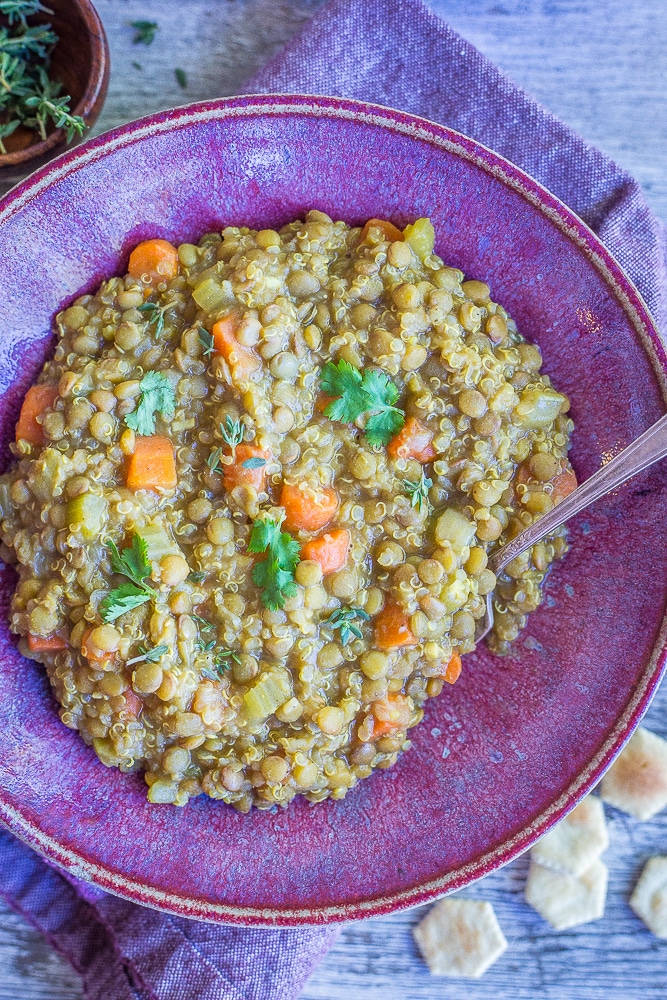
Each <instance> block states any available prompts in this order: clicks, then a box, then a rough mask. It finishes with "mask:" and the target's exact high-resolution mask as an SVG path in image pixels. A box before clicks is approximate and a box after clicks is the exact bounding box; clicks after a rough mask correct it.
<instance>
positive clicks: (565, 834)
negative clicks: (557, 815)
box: [530, 795, 609, 875]
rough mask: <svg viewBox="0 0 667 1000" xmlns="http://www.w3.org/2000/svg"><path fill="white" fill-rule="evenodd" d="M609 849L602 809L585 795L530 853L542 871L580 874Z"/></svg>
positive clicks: (595, 798) (594, 800) (597, 800)
mask: <svg viewBox="0 0 667 1000" xmlns="http://www.w3.org/2000/svg"><path fill="white" fill-rule="evenodd" d="M608 847H609V836H608V834H607V824H606V822H605V818H604V806H603V805H602V802H601V801H600V799H598V798H597V797H596V796H593V795H587V796H586V798H585V799H583V800H582V801H581V802H580V803H579V805H578V806H575V808H574V809H573V810H572V812H571V813H569V815H567V816H566V817H565V819H562V820H561V821H560V823H557V824H556V826H554V827H553V829H551V830H549V832H548V833H546V834H545V835H544V836H543V837H542V839H541V840H538V842H537V843H536V844H535V846H534V847H533V848H532V850H531V852H530V856H531V858H532V859H533V861H536V862H537V863H538V864H540V865H543V866H544V867H545V868H553V869H554V870H555V871H559V872H567V873H569V874H570V875H581V874H583V872H585V871H587V869H589V868H590V867H591V865H592V864H593V862H594V861H597V859H598V858H599V857H600V855H601V854H602V852H603V851H606V850H607V848H608Z"/></svg>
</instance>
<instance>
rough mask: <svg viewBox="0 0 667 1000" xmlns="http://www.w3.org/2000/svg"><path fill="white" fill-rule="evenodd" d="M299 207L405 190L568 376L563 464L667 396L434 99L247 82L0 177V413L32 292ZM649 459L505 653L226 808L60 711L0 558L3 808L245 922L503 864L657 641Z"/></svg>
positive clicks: (104, 872)
mask: <svg viewBox="0 0 667 1000" xmlns="http://www.w3.org/2000/svg"><path fill="white" fill-rule="evenodd" d="M311 207H315V208H319V209H322V210H324V211H326V212H328V213H329V214H331V215H332V216H334V217H335V218H342V219H345V220H346V221H347V222H349V223H352V224H356V223H360V222H362V221H364V220H365V219H367V218H368V217H370V216H381V217H387V218H390V219H392V220H393V221H394V222H396V223H397V224H399V225H403V224H405V223H407V222H408V221H410V220H412V219H414V218H415V217H417V216H424V215H428V216H430V217H431V219H432V220H433V222H434V224H435V229H436V233H437V244H436V249H437V252H438V253H439V254H440V255H441V256H442V257H443V258H444V259H445V260H446V261H447V262H449V263H451V264H454V265H456V266H457V267H461V268H462V269H463V270H464V271H465V273H466V275H467V276H468V277H470V278H480V279H483V280H484V281H487V282H488V283H489V284H490V285H491V289H492V294H493V296H494V298H495V299H497V300H498V301H499V302H501V303H502V304H503V305H504V306H505V307H506V308H507V309H508V310H509V312H510V313H511V314H512V316H513V317H514V318H515V319H516V321H517V323H518V325H519V329H520V330H521V331H522V332H523V333H524V334H525V335H526V336H527V337H528V338H531V339H533V340H535V341H537V342H538V343H539V345H540V347H541V348H542V351H543V353H544V359H545V366H544V367H545V371H546V372H548V374H550V375H551V376H553V379H554V382H555V383H556V385H557V386H558V388H559V389H562V390H563V391H564V392H566V393H568V395H569V396H570V398H571V400H572V413H573V416H574V420H575V424H576V430H575V435H574V448H573V451H572V457H573V463H574V466H575V468H576V471H577V473H578V475H579V478H580V479H582V478H585V477H587V476H589V475H590V474H591V473H592V472H593V471H594V470H595V469H596V468H598V466H599V465H600V463H601V462H603V461H604V460H605V459H607V458H608V457H609V456H610V455H613V454H615V453H616V452H617V451H618V450H619V449H621V448H623V447H624V446H625V445H627V444H628V443H629V442H630V441H631V440H632V439H633V438H635V437H637V436H638V435H639V434H640V433H641V432H642V431H643V430H645V429H646V428H647V427H648V426H649V424H651V423H652V422H653V421H655V420H656V419H657V418H658V417H659V416H660V415H661V414H662V413H663V412H664V409H665V402H664V400H665V387H666V378H665V371H666V370H667V362H666V358H665V352H664V350H663V347H662V344H661V342H660V340H659V338H658V335H657V333H656V330H655V328H654V326H653V323H652V321H651V317H650V316H649V314H648V312H647V310H646V307H645V306H644V303H643V302H642V300H641V298H640V296H639V295H638V293H637V292H636V290H635V289H634V288H633V286H632V284H631V283H630V281H629V280H628V279H627V278H626V277H625V275H624V274H623V272H622V271H621V269H620V267H619V266H618V265H617V264H616V263H615V261H614V260H613V259H612V258H611V257H610V256H609V254H608V253H607V251H606V250H605V249H604V247H603V246H602V244H601V243H600V242H599V241H598V240H597V238H596V237H595V236H594V235H593V234H592V233H591V232H590V231H589V230H588V229H587V227H586V226H585V225H584V224H583V223H582V222H581V221H580V220H579V219H577V218H576V217H575V216H574V215H573V214H572V213H571V212H570V211H569V210H568V209H567V208H565V207H564V206H563V205H562V204H560V203H559V202H558V201H557V200H556V199H555V198H554V197H553V196H552V195H551V194H549V193H548V192H547V191H545V190H544V189H543V188H542V187H541V186H540V185H539V184H537V183H536V182H535V181H533V180H531V179H530V178H529V177H527V176H526V175H525V174H524V173H522V172H521V171H520V170H518V169H517V168H516V167H514V166H512V165H511V164H509V163H508V162H507V161H505V160H503V159H502V158H501V157H499V156H497V155H496V154H494V153H492V152H490V151H489V150H487V149H484V148H483V147H482V146H480V145H478V144H477V143H475V142H473V141H472V140H470V139H467V138H464V137H463V136H461V135H459V134H457V133H455V132H451V131H449V130H448V129H446V128H443V127H441V126H439V125H433V124H430V123H429V122H426V121H423V120H420V119H418V118H414V117H412V116H410V115H407V114H403V113H401V112H397V111H389V110H385V109H382V108H377V107H372V106H368V105H363V104H359V103H356V102H352V101H343V100H339V99H328V98H310V97H308V98H304V97H272V96H267V97H248V98H239V99H234V100H224V101H213V102H210V103H206V104H199V105H194V106H192V107H189V108H184V109H180V110H177V111H171V112H165V113H163V114H159V115H155V116H154V117H151V118H148V119H144V120H143V121H139V122H135V123H133V124H131V125H127V126H124V127H123V128H120V129H117V130H116V131H114V132H111V133H109V134H108V135H105V136H101V137H100V138H98V139H93V140H91V141H90V142H88V143H86V144H84V145H83V146H81V147H80V148H78V149H76V150H74V151H72V152H70V153H67V154H66V155H65V156H63V157H61V158H60V159H59V160H56V161H55V162H54V163H53V164H52V165H50V166H49V167H47V168H46V169H44V170H42V171H40V172H39V173H37V174H35V175H34V176H33V177H32V178H31V179H30V180H28V181H27V182H26V183H24V184H23V185H21V186H20V187H19V188H17V189H15V190H14V192H13V193H12V194H10V195H9V197H8V198H6V199H5V201H4V202H3V203H2V204H1V205H0V289H2V295H3V299H4V301H3V309H2V319H3V326H2V337H1V339H0V391H1V392H2V398H1V400H0V435H1V440H2V446H3V449H4V451H3V455H4V461H5V462H6V461H7V460H8V450H7V442H8V440H10V438H11V436H12V434H13V427H14V422H15V420H16V417H17V414H18V410H19V405H20V401H21V398H22V396H23V394H24V392H25V390H26V389H27V387H28V386H29V385H30V383H31V382H32V380H33V378H34V377H35V375H36V374H37V372H38V371H39V368H40V366H41V364H42V361H43V360H44V358H45V357H46V356H47V355H48V354H49V352H50V351H51V350H52V348H53V337H52V335H51V333H50V332H49V330H50V326H51V320H52V317H53V314H54V313H55V312H56V310H57V309H60V308H62V306H64V305H65V304H67V303H68V302H69V301H70V300H71V299H72V298H73V297H74V296H76V295H78V294H80V293H81V292H82V291H84V290H90V289H93V288H94V287H95V286H96V285H97V283H98V282H99V281H100V280H101V279H102V278H104V277H107V276H109V275H113V274H117V273H120V272H122V270H123V268H124V266H125V263H126V261H127V256H128V253H129V250H130V248H131V247H132V246H133V245H134V244H135V243H137V242H138V241H139V240H141V239H144V238H146V237H148V236H161V237H166V238H168V239H170V240H174V241H176V242H178V241H182V240H196V239H197V237H198V236H199V235H201V234H202V233H203V232H205V231H206V230H209V229H213V228H218V229H219V228H220V227H222V226H225V225H228V224H233V223H236V224H247V225H249V226H253V227H259V228H262V227H268V226H279V225H280V224H281V223H284V222H287V221H289V220H291V219H293V218H295V217H297V216H299V215H301V214H302V213H303V212H305V211H306V210H307V209H308V208H311ZM665 478H666V477H665V473H664V472H663V471H661V469H660V468H653V469H651V470H649V471H647V472H645V473H643V474H642V475H641V476H639V477H637V478H636V479H635V480H633V481H632V482H631V483H630V484H628V485H627V486H626V487H624V488H623V489H622V490H620V491H618V493H617V495H615V496H612V497H608V498H606V499H605V500H602V501H600V502H599V503H598V504H597V506H595V507H594V508H593V509H592V510H591V511H590V512H586V514H585V515H584V516H582V517H581V518H579V519H578V520H577V521H575V522H574V523H573V527H572V532H571V540H572V551H571V552H570V554H569V555H568V557H567V558H566V559H565V561H564V562H563V563H562V564H561V565H559V566H558V567H557V568H556V569H555V570H554V572H553V574H552V577H551V579H550V581H549V586H548V587H547V596H546V600H545V602H544V604H543V605H542V607H541V608H540V609H539V610H538V611H537V612H535V614H533V615H532V616H531V618H530V622H529V625H528V628H527V631H526V632H525V633H524V634H523V635H522V636H521V638H520V639H519V641H518V643H517V644H516V649H515V650H514V653H513V655H512V656H510V657H508V658H505V659H499V658H496V657H493V656H491V655H490V653H489V652H488V651H487V650H486V648H482V649H480V650H479V652H477V653H476V654H474V655H471V656H467V657H466V658H465V664H464V671H463V675H462V677H461V678H460V680H459V681H458V683H457V684H456V686H455V687H453V688H449V687H447V689H446V690H445V692H443V694H442V695H441V696H440V697H439V698H437V699H435V700H433V701H430V702H429V703H428V705H427V709H426V715H425V719H424V721H423V723H422V724H421V726H419V728H418V729H416V730H415V731H414V733H412V734H411V735H412V737H413V747H412V749H411V750H410V751H409V752H408V753H406V754H404V755H403V756H402V758H401V759H400V760H399V762H398V764H397V765H396V766H395V767H393V768H391V769H390V770H389V771H384V772H378V773H376V774H374V775H373V776H372V777H370V778H368V779H367V780H365V781H363V782H361V784H360V785H359V786H358V787H357V788H356V789H354V790H353V791H352V792H351V793H350V794H349V795H348V797H347V798H346V799H345V800H344V801H343V802H325V803H323V804H320V805H317V806H311V805H309V804H308V803H307V802H305V801H303V800H301V799H299V800H297V801H295V803H293V804H292V805H291V806H290V808H289V809H288V810H286V811H284V812H283V811H281V812H277V813H276V814H275V815H272V814H270V813H266V812H256V811H254V812H252V813H251V814H250V815H247V816H241V815H239V814H238V813H236V812H234V810H233V809H231V808H228V807H227V806H225V805H223V804H221V803H216V802H212V801H211V800H208V799H204V798H200V799H197V800H195V801H194V802H191V803H190V805H188V806H187V807H186V808H184V809H177V808H174V807H171V806H155V805H150V804H149V803H148V802H147V801H146V797H145V787H144V783H143V779H142V778H141V777H140V776H137V775H132V776H129V775H122V774H121V773H120V772H119V771H116V770H109V769H107V768H106V767H104V765H103V764H101V763H100V761H99V760H98V759H97V758H96V757H95V755H94V753H93V752H92V750H90V749H88V748H87V747H86V746H85V745H84V744H83V742H82V741H81V740H80V738H79V737H78V736H77V734H76V733H73V732H71V731H70V730H68V729H66V728H65V727H64V726H63V725H61V723H60V722H59V720H58V715H57V712H56V709H55V707H54V704H53V701H52V700H51V696H50V693H49V686H48V683H47V681H46V677H45V674H44V672H43V670H42V669H41V668H40V667H39V666H38V665H36V664H34V663H32V662H30V661H27V660H24V659H22V657H21V656H20V655H19V654H18V652H17V650H16V645H15V642H14V639H13V638H12V637H11V636H10V634H9V632H8V630H7V626H6V624H5V621H6V614H5V612H6V605H7V602H8V600H9V595H10V593H11V589H12V586H13V574H12V572H11V571H8V570H3V572H2V574H1V576H0V584H1V587H2V597H3V609H2V610H3V613H2V615H0V622H1V624H0V644H1V650H0V818H2V820H3V821H4V822H5V823H6V825H7V826H8V827H9V828H10V829H11V830H12V831H13V832H14V833H15V834H17V835H18V836H19V837H21V838H22V839H23V840H25V841H26V842H27V843H28V844H30V845H31V846H32V847H34V848H35V849H36V850H38V851H40V852H41V853H42V854H43V855H45V856H46V857H47V858H48V859H49V860H51V861H53V862H54V863H56V864H57V865H60V866H61V867H63V868H65V869H67V870H68V871H69V872H70V873H72V874H75V875H78V876H81V877H84V878H87V879H90V880H91V881H93V882H94V883H95V884H96V885H98V886H101V887H102V888H105V889H109V890H111V891H112V892H115V893H118V894H119V895H122V896H125V897H127V898H129V899H132V900H135V901H137V902H140V903H146V904H148V905H151V906H155V907H158V908H160V909H164V910H168V911H171V912H174V913H178V914H181V915H184V916H190V917H197V918H200V919H207V920H214V921H221V922H236V923H242V924H264V925H271V924H283V925H290V924H291V925H295V924H305V923H327V922H331V921H340V920H350V919H354V918H359V917H364V916H369V915H372V914H381V913H387V912H389V911H391V910H395V909H398V908H400V907H406V906H410V905H413V904H416V903H422V902H424V901H426V900H429V899H432V898H433V897H434V896H437V895H440V894H442V893H445V892H448V891H450V890H453V889H457V888H459V887H460V886H462V885H465V884H466V883H468V882H471V881H473V880H474V879H477V878H479V877H480V876H482V875H485V874H487V873H488V872H490V871H492V870H493V869H494V868H497V867H499V866H500V865H503V864H505V863H506V862H508V861H510V860H511V859H512V858H514V857H516V855H517V854H519V853H520V852H521V851H523V850H525V849H526V848H527V847H529V846H530V845H531V844H532V843H533V842H534V841H535V840H536V839H537V838H538V837H539V836H540V835H541V834H543V833H544V832H545V831H546V830H547V829H548V828H549V826H550V825H551V824H553V823H554V822H555V821H556V820H558V819H560V818H561V817H562V816H563V815H564V814H565V813H566V812H567V811H568V810H569V809H570V808H571V807H572V806H573V805H574V804H575V802H576V801H577V800H578V799H579V798H580V797H581V796H582V795H584V794H585V793H586V792H587V791H588V790H589V789H590V788H591V787H592V786H593V785H594V784H595V782H596V781H597V780H598V779H599V777H600V776H601V774H602V772H603V771H604V770H605V768H606V767H607V766H608V765H609V763H610V761H611V760H612V758H613V756H614V755H615V754H616V753H617V752H618V750H619V749H620V747H621V745H622V744H623V742H624V740H625V739H626V738H627V737H628V736H629V734H630V732H631V731H632V729H633V728H634V726H635V725H636V724H637V722H638V721H639V719H640V717H641V715H642V713H643V712H644V711H645V709H646V707H647V706H648V703H649V701H650V698H651V695H652V694H653V692H654V691H655V688H656V685H657V684H658V681H659V679H660V675H661V672H662V670H663V666H664V662H665V654H664V646H665V623H664V621H663V617H664V612H665V602H666V599H667V547H665V546H664V545H662V544H656V542H657V541H659V540H661V539H662V537H663V535H664V502H663V497H662V492H661V491H662V488H663V487H664V485H665Z"/></svg>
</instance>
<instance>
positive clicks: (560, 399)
mask: <svg viewBox="0 0 667 1000" xmlns="http://www.w3.org/2000/svg"><path fill="white" fill-rule="evenodd" d="M565 402H567V400H566V397H565V396H563V395H561V393H560V392H556V391H555V390H554V389H529V388H526V389H524V390H523V392H522V393H521V399H520V400H519V403H518V404H517V406H515V408H514V417H515V419H516V420H517V422H518V423H520V424H523V426H524V427H548V426H549V424H552V423H553V422H554V420H555V419H556V417H557V416H558V414H559V413H560V411H561V407H562V405H563V403H565Z"/></svg>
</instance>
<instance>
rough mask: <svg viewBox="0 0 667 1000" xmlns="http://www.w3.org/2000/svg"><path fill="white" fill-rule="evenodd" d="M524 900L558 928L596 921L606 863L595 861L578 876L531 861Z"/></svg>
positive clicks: (604, 891) (604, 893)
mask: <svg viewBox="0 0 667 1000" xmlns="http://www.w3.org/2000/svg"><path fill="white" fill-rule="evenodd" d="M525 895H526V902H527V903H528V904H529V905H530V906H532V907H533V909H534V910H537V912H538V913H539V914H540V916H541V917H543V918H544V919H545V920H546V921H548V923H550V924H551V926H552V927H554V928H555V929H556V930H557V931H563V930H565V929H566V928H567V927H576V926H577V924H588V923H590V922H591V921H592V920H598V919H599V918H600V917H601V916H602V915H603V913H604V904H605V899H606V896H607V866H606V865H604V864H603V863H602V861H595V862H593V864H592V865H591V867H590V868H589V869H588V870H587V871H585V872H583V873H582V874H581V875H578V876H577V875H566V874H563V873H562V872H555V871H552V870H551V869H550V868H544V867H543V866H542V865H538V864H537V862H536V861H533V860H531V862H530V869H529V870H528V880H527V882H526V890H525Z"/></svg>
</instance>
